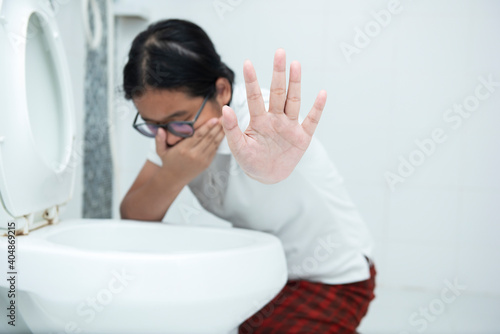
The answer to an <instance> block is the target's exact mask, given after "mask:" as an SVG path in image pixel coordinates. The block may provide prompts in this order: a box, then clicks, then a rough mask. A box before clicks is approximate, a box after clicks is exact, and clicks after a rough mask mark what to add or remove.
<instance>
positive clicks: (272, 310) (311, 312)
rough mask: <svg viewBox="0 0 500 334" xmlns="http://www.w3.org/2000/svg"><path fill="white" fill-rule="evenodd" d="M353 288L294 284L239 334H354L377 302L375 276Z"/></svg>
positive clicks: (315, 283) (249, 319) (261, 310)
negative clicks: (374, 300)
mask: <svg viewBox="0 0 500 334" xmlns="http://www.w3.org/2000/svg"><path fill="white" fill-rule="evenodd" d="M376 274H377V272H376V270H375V266H374V265H373V264H371V265H370V278H369V279H368V280H366V281H361V282H356V283H349V284H338V285H332V284H323V283H318V282H310V281H306V280H290V281H288V282H287V284H286V285H285V286H284V287H283V289H282V290H281V291H280V293H279V294H278V295H277V296H276V297H274V299H273V300H272V301H270V302H269V303H268V304H267V305H266V306H264V307H263V308H262V309H260V310H259V311H258V312H257V313H255V314H254V315H252V316H251V317H250V318H248V319H247V320H245V322H244V323H242V324H241V325H240V327H239V331H238V333H239V334H316V333H318V334H330V333H331V334H334V333H335V334H353V333H356V328H357V327H358V326H359V323H360V322H361V319H362V318H363V317H364V316H365V314H366V312H367V311H368V305H369V304H370V302H371V301H372V300H373V299H374V298H375V295H374V293H373V290H374V289H375V276H376Z"/></svg>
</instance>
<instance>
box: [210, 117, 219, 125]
mask: <svg viewBox="0 0 500 334" xmlns="http://www.w3.org/2000/svg"><path fill="white" fill-rule="evenodd" d="M218 122H219V119H217V118H212V119H211V120H210V125H215V124H217V123H218Z"/></svg>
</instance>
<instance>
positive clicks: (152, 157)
mask: <svg viewBox="0 0 500 334" xmlns="http://www.w3.org/2000/svg"><path fill="white" fill-rule="evenodd" d="M146 159H148V160H149V161H151V162H152V163H154V164H156V165H158V166H161V165H162V162H161V158H160V156H159V155H158V154H157V153H156V141H154V140H151V144H150V145H149V150H148V153H147V154H146Z"/></svg>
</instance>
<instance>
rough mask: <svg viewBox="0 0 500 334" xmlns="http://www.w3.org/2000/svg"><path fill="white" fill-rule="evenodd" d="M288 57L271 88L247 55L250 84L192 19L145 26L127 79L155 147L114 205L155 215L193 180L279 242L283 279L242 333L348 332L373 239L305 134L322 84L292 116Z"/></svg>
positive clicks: (294, 101) (241, 223)
mask: <svg viewBox="0 0 500 334" xmlns="http://www.w3.org/2000/svg"><path fill="white" fill-rule="evenodd" d="M285 66H286V60H285V52H284V50H281V49H279V50H277V51H276V54H275V57H274V69H273V77H272V83H271V90H270V93H269V92H267V91H265V90H261V89H260V87H259V84H258V82H257V77H256V74H255V71H254V68H253V66H252V64H251V63H250V62H249V61H246V62H245V63H244V66H243V74H244V79H245V87H241V86H237V85H236V86H233V85H234V73H233V71H232V70H231V69H229V68H228V67H227V66H226V65H225V64H224V63H223V62H221V59H220V57H219V55H218V54H217V53H216V51H215V48H214V46H213V44H212V42H211V41H210V38H209V37H208V36H207V35H206V33H205V32H204V31H203V30H202V29H201V28H200V27H198V26H197V25H195V24H193V23H191V22H188V21H183V20H165V21H160V22H157V23H155V24H152V25H150V26H149V27H148V28H147V29H146V30H145V31H143V32H141V33H140V34H139V35H138V36H137V37H136V38H135V39H134V41H133V43H132V47H131V49H130V52H129V58H128V62H127V64H126V66H125V68H124V72H123V74H124V84H123V85H124V90H125V97H126V98H127V99H132V100H133V102H134V104H135V106H136V107H137V109H138V114H137V116H136V119H135V120H134V127H135V128H136V129H137V130H138V131H139V132H141V133H142V134H144V135H146V136H149V137H154V138H155V148H154V150H152V151H151V152H149V154H148V160H147V161H146V163H145V164H144V166H143V168H142V170H141V171H140V173H139V175H138V176H137V178H136V180H135V182H134V183H133V185H132V186H131V188H130V190H129V191H128V193H127V194H126V196H125V198H124V199H123V201H122V204H121V207H120V210H121V215H122V218H124V219H138V220H152V221H160V220H161V219H162V218H163V217H164V215H165V213H166V212H167V210H168V209H169V207H170V205H171V204H172V202H173V201H174V199H175V198H176V197H177V195H178V194H179V192H180V191H181V190H182V189H183V187H184V186H186V185H187V186H189V187H190V189H191V190H192V192H193V193H194V195H195V196H196V197H197V199H198V200H199V201H200V204H201V205H202V206H203V207H204V208H205V209H206V210H208V211H210V212H212V213H213V214H215V215H217V216H219V217H221V218H222V219H225V220H227V221H229V222H231V223H232V224H233V225H234V226H235V227H241V228H249V229H255V230H260V231H265V232H268V233H272V234H274V235H276V236H277V237H278V238H280V240H281V242H282V244H283V248H284V250H285V255H286V258H287V265H288V282H287V284H286V286H285V287H284V288H283V290H282V291H281V292H280V294H278V295H277V296H276V297H275V298H274V299H273V300H272V301H271V302H270V303H269V304H268V305H266V306H265V307H264V308H262V309H261V310H259V312H257V313H256V314H254V315H253V316H252V317H251V318H249V319H247V320H246V321H245V322H244V323H243V324H242V325H241V326H240V328H239V331H240V333H354V332H355V330H356V327H357V326H358V325H359V323H360V321H361V319H362V318H363V316H364V315H365V314H366V312H367V308H368V305H369V303H370V301H371V300H372V299H373V298H374V294H373V289H374V286H375V281H374V279H375V274H376V273H375V268H374V266H373V263H372V262H371V260H370V256H371V250H372V240H371V238H370V236H369V233H368V231H367V229H366V226H365V225H364V223H363V221H362V220H361V218H360V217H359V215H358V213H357V211H356V209H355V207H354V205H353V204H352V203H351V201H350V199H349V197H348V195H347V194H346V192H345V189H344V186H343V182H342V178H341V177H340V176H339V174H338V172H337V171H336V169H335V166H334V165H333V164H332V162H331V161H330V160H329V159H328V157H327V154H326V152H325V150H324V149H323V147H322V146H321V144H320V143H319V142H318V141H317V140H315V139H313V138H312V135H313V133H314V131H315V128H316V125H317V123H318V121H319V118H320V116H321V112H322V110H323V107H324V105H325V103H326V92H325V91H321V92H320V93H319V94H318V96H317V98H316V101H315V102H314V105H313V107H312V109H311V111H310V112H309V114H308V115H307V117H306V119H305V120H304V121H303V122H302V123H299V122H298V116H299V108H300V64H299V63H298V62H292V63H291V65H290V81H289V85H288V92H287V90H286V67H285ZM245 92H246V94H245ZM245 95H246V97H245ZM267 110H268V111H267ZM139 116H140V118H139ZM306 149H307V151H306ZM256 311H257V310H256Z"/></svg>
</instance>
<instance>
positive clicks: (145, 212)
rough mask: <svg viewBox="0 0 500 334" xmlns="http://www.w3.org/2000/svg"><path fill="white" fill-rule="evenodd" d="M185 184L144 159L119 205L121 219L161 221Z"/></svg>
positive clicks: (165, 170)
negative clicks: (144, 161)
mask: <svg viewBox="0 0 500 334" xmlns="http://www.w3.org/2000/svg"><path fill="white" fill-rule="evenodd" d="M185 185H186V184H185V183H184V182H182V181H181V180H179V178H176V177H175V175H172V173H171V172H170V171H169V170H168V169H167V168H164V167H160V166H158V165H155V164H154V163H152V162H151V161H149V160H148V161H146V163H145V164H144V166H143V167H142V169H141V171H140V172H139V175H138V176H137V178H136V179H135V181H134V183H133V184H132V186H131V187H130V189H129V191H128V192H127V194H126V195H125V197H124V198H123V200H122V203H121V205H120V215H121V218H122V219H137V220H151V221H161V220H162V218H163V217H164V216H165V214H166V212H167V210H168V209H169V208H170V205H172V203H173V201H174V200H175V199H176V198H177V195H179V193H180V192H181V190H182V188H183V187H184V186H185Z"/></svg>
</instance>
